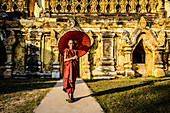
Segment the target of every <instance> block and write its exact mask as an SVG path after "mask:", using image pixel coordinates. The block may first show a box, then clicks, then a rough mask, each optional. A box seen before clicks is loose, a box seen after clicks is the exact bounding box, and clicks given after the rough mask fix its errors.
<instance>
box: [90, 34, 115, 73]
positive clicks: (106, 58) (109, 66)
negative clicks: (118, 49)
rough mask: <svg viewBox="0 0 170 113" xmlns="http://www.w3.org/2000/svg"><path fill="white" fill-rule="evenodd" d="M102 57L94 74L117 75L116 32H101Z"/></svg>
mask: <svg viewBox="0 0 170 113" xmlns="http://www.w3.org/2000/svg"><path fill="white" fill-rule="evenodd" d="M100 35H101V36H102V38H101V44H102V45H101V58H100V62H99V67H98V68H97V69H95V70H94V71H93V75H115V74H116V72H115V66H114V64H115V62H114V36H115V33H101V34H100Z"/></svg>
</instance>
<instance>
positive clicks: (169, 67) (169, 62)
mask: <svg viewBox="0 0 170 113" xmlns="http://www.w3.org/2000/svg"><path fill="white" fill-rule="evenodd" d="M168 71H170V52H169V57H168Z"/></svg>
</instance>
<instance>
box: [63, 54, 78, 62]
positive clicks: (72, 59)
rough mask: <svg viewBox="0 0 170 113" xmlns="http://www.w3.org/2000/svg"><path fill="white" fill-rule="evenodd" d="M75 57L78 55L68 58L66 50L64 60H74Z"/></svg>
mask: <svg viewBox="0 0 170 113" xmlns="http://www.w3.org/2000/svg"><path fill="white" fill-rule="evenodd" d="M73 59H76V57H75V56H74V57H71V58H66V52H64V62H65V61H70V60H73Z"/></svg>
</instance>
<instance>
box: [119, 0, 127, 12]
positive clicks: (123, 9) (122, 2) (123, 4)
mask: <svg viewBox="0 0 170 113" xmlns="http://www.w3.org/2000/svg"><path fill="white" fill-rule="evenodd" d="M119 4H120V7H121V13H125V12H126V6H127V4H128V1H127V0H119Z"/></svg>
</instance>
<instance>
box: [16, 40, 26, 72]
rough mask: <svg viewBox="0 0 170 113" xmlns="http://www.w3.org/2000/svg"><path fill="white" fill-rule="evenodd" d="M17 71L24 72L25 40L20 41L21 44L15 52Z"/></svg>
mask: <svg viewBox="0 0 170 113" xmlns="http://www.w3.org/2000/svg"><path fill="white" fill-rule="evenodd" d="M14 53H15V54H14V62H15V71H24V66H25V54H26V53H25V40H24V39H23V38H21V39H19V43H18V45H17V46H16V48H15V51H14Z"/></svg>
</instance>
